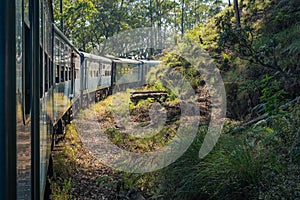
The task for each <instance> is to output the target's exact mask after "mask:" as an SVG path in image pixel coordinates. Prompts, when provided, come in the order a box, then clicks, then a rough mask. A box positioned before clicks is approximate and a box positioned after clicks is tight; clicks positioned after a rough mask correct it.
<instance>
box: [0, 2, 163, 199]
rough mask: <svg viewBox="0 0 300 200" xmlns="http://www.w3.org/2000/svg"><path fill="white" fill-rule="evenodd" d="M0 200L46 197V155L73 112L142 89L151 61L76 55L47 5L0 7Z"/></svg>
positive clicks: (9, 4) (48, 173) (49, 161)
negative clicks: (134, 88)
mask: <svg viewBox="0 0 300 200" xmlns="http://www.w3.org/2000/svg"><path fill="white" fill-rule="evenodd" d="M0 15H1V16H0V23H1V24H2V28H1V30H0V48H1V49H0V67H1V70H0V94H1V98H0V113H1V115H0V116H1V117H0V130H1V132H0V148H1V150H0V163H1V164H0V167H1V170H0V199H10V200H11V199H49V198H50V197H51V190H50V183H49V177H51V175H52V170H53V168H52V167H53V166H52V156H51V150H53V147H54V145H55V141H56V138H57V137H58V136H60V135H63V134H64V127H65V125H66V124H68V123H70V122H71V121H72V119H73V116H74V115H75V114H76V113H77V112H78V111H79V110H80V109H84V108H86V107H89V106H90V105H91V104H93V103H95V102H98V101H100V100H102V99H104V98H106V97H107V96H108V95H110V94H112V93H114V92H118V91H122V90H125V89H126V88H130V87H138V86H142V85H144V84H145V83H146V77H147V74H148V72H149V70H150V69H151V68H152V67H156V66H157V65H158V64H159V61H155V60H134V59H127V58H118V57H114V56H110V55H105V56H100V55H94V54H90V53H86V52H82V51H80V50H78V49H77V48H76V47H75V46H74V45H73V44H72V42H71V41H70V40H69V39H68V38H67V37H66V36H65V35H64V34H63V33H62V32H61V31H60V30H59V28H57V27H56V26H55V25H54V17H53V7H52V1H51V0H31V1H29V0H3V1H2V2H1V4H0Z"/></svg>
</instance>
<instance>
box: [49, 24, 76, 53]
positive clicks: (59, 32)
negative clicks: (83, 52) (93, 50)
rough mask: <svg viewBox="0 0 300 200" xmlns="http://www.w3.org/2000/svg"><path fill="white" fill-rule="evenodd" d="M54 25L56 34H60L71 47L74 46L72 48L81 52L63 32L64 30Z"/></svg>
mask: <svg viewBox="0 0 300 200" xmlns="http://www.w3.org/2000/svg"><path fill="white" fill-rule="evenodd" d="M52 26H53V30H54V32H55V34H56V35H58V36H59V37H60V38H61V39H63V40H64V42H65V43H67V44H68V45H69V46H70V47H72V49H73V50H74V51H75V52H76V53H78V54H80V52H79V51H78V49H77V48H76V47H75V46H74V45H73V44H72V43H71V41H70V40H69V39H68V38H67V37H66V36H65V35H64V34H63V32H61V30H59V28H57V26H55V24H52Z"/></svg>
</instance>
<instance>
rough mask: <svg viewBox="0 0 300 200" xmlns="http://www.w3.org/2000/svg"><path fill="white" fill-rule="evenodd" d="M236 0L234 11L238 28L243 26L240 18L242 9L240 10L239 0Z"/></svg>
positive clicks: (234, 0)
mask: <svg viewBox="0 0 300 200" xmlns="http://www.w3.org/2000/svg"><path fill="white" fill-rule="evenodd" d="M233 2H234V11H235V18H236V26H237V28H240V27H241V19H240V11H239V4H238V0H233Z"/></svg>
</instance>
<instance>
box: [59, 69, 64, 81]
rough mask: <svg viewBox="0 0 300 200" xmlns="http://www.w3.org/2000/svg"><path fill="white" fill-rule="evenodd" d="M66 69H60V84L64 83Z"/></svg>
mask: <svg viewBox="0 0 300 200" xmlns="http://www.w3.org/2000/svg"><path fill="white" fill-rule="evenodd" d="M64 81H65V79H64V67H61V69H60V82H64Z"/></svg>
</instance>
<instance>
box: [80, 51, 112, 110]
mask: <svg viewBox="0 0 300 200" xmlns="http://www.w3.org/2000/svg"><path fill="white" fill-rule="evenodd" d="M111 62H112V61H111V60H110V59H108V58H105V57H102V56H98V55H94V54H89V53H85V52H81V69H82V83H81V90H82V101H83V107H86V106H88V105H90V104H91V103H94V102H98V101H100V100H101V99H103V98H105V97H106V96H107V95H108V94H109V89H110V86H111V74H112V73H111V70H112V69H111Z"/></svg>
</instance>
